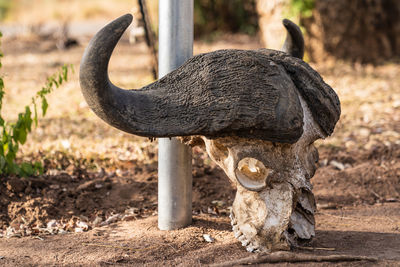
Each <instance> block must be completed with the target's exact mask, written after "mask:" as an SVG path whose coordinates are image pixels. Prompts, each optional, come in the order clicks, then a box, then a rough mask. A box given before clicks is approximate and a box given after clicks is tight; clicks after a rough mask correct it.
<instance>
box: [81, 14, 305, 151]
mask: <svg viewBox="0 0 400 267" xmlns="http://www.w3.org/2000/svg"><path fill="white" fill-rule="evenodd" d="M131 20H132V16H131V15H125V16H122V17H120V18H118V19H116V20H115V21H113V22H111V23H110V24H108V25H107V26H105V27H104V28H103V29H102V30H101V31H100V32H98V33H97V34H96V35H95V36H94V37H93V39H92V40H91V42H90V43H89V46H88V47H87V48H86V51H85V53H84V55H83V58H82V61H81V67H80V84H81V88H82V92H83V95H84V97H85V99H86V101H87V102H88V104H89V107H90V108H91V109H92V110H93V111H94V112H95V113H96V114H97V115H98V116H99V117H100V118H101V119H103V120H104V121H106V122H107V123H108V124H110V125H112V126H114V127H116V128H118V129H120V130H123V131H125V132H128V133H132V134H136V135H141V136H146V137H172V136H188V135H203V136H207V137H222V136H231V135H236V136H239V137H247V138H256V139H263V140H268V141H274V142H275V141H277V142H284V143H294V142H296V141H297V140H298V138H299V137H300V136H301V134H302V131H303V117H302V116H303V115H302V114H303V112H302V109H301V105H300V102H299V100H298V97H297V93H296V87H295V85H294V84H293V82H292V80H291V78H290V77H289V76H288V75H287V74H286V72H285V71H284V70H283V68H282V67H280V66H278V65H277V64H274V62H273V60H272V59H271V58H270V57H269V56H267V55H263V54H262V53H259V52H257V51H245V50H219V51H215V52H211V53H207V54H201V55H197V56H195V57H193V58H191V59H189V60H188V61H187V62H186V63H185V64H183V65H182V66H181V67H179V68H178V69H176V70H174V71H172V72H171V73H169V74H168V75H166V76H164V77H163V78H162V79H160V80H158V81H156V82H154V83H152V84H149V85H147V86H145V87H143V88H141V89H139V90H123V89H120V88H118V87H116V86H115V85H113V84H112V83H111V82H110V80H109V78H108V74H107V70H108V62H109V60H110V57H111V54H112V51H113V49H114V47H115V46H116V44H117V42H118V40H119V39H120V37H121V36H122V34H123V32H124V31H125V29H126V28H127V27H128V26H129V24H130V22H131ZM282 54H283V53H282Z"/></svg>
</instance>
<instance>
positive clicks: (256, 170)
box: [235, 158, 273, 191]
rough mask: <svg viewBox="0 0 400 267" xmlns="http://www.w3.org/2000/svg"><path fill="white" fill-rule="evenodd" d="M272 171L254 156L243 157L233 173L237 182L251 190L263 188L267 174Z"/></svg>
mask: <svg viewBox="0 0 400 267" xmlns="http://www.w3.org/2000/svg"><path fill="white" fill-rule="evenodd" d="M271 172H273V171H272V170H271V169H268V168H266V167H265V166H264V164H263V163H262V162H261V161H259V160H257V159H255V158H243V159H242V160H240V161H239V163H238V165H237V167H236V170H235V174H236V178H237V180H238V181H239V183H240V184H241V185H242V186H243V187H244V188H246V189H248V190H251V191H259V190H262V189H264V188H265V187H266V186H267V184H266V180H267V177H268V175H269V174H270V173H271Z"/></svg>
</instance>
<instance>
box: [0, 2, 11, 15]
mask: <svg viewBox="0 0 400 267" xmlns="http://www.w3.org/2000/svg"><path fill="white" fill-rule="evenodd" d="M11 4H12V1H11V0H0V20H4V18H5V17H6V15H7V12H8V11H9V10H10V7H11Z"/></svg>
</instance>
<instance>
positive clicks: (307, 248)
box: [296, 247, 336, 251]
mask: <svg viewBox="0 0 400 267" xmlns="http://www.w3.org/2000/svg"><path fill="white" fill-rule="evenodd" d="M296 248H298V249H304V250H324V251H335V250H336V249H335V248H316V247H296Z"/></svg>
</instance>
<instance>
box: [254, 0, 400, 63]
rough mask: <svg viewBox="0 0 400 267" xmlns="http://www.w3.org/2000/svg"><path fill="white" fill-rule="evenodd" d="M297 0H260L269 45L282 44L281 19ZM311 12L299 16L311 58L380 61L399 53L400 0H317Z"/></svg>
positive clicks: (260, 14)
mask: <svg viewBox="0 0 400 267" xmlns="http://www.w3.org/2000/svg"><path fill="white" fill-rule="evenodd" d="M294 2H296V1H294V0H257V11H258V14H259V26H260V30H261V35H262V39H263V41H264V43H265V45H266V47H268V48H273V49H279V48H280V45H281V44H282V42H283V39H284V36H285V31H284V28H283V27H282V24H281V20H282V18H284V16H285V14H289V13H290V12H288V8H289V9H290V8H292V7H291V5H293V3H294ZM297 2H298V1H297ZM311 14H312V16H311V17H302V14H298V18H299V21H300V24H301V26H303V27H304V29H305V32H306V34H305V41H306V52H307V55H308V58H309V59H310V60H312V61H317V62H318V61H324V60H326V58H329V57H330V58H334V59H344V60H350V61H354V62H361V63H368V62H371V63H378V62H381V61H383V60H388V59H389V60H390V59H392V58H393V57H398V56H399V55H400V0H351V1H349V0H315V7H314V9H313V10H312V13H311Z"/></svg>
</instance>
